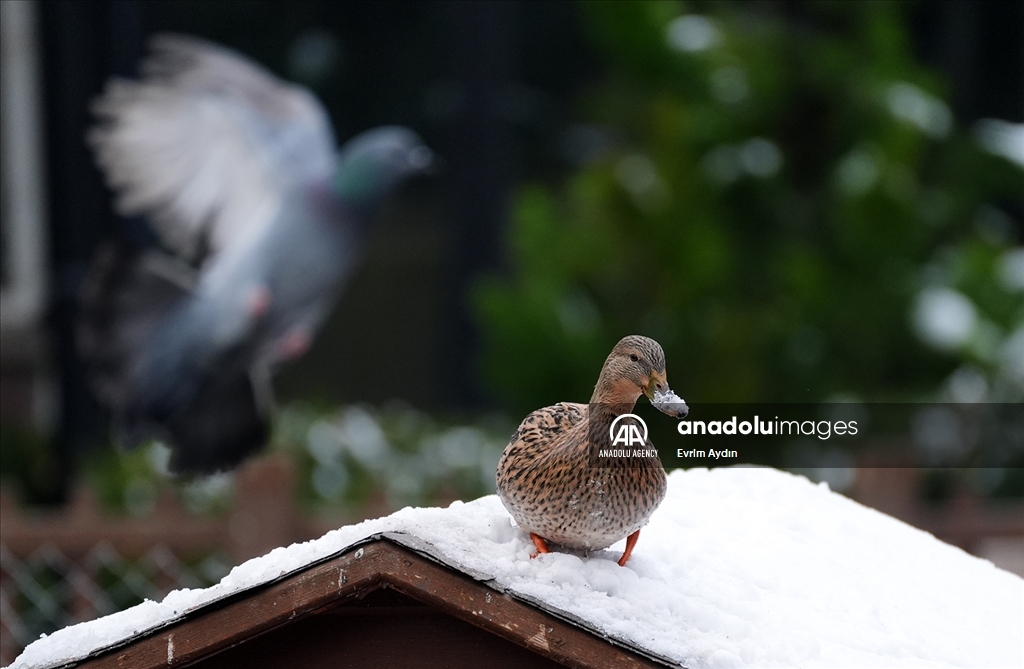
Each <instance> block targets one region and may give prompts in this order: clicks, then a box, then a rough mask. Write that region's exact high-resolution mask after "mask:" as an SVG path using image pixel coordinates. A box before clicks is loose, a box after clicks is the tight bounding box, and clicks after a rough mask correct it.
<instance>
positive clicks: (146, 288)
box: [78, 35, 433, 473]
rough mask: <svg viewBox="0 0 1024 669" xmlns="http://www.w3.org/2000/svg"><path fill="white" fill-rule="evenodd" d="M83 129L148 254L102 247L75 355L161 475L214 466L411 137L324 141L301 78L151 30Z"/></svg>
mask: <svg viewBox="0 0 1024 669" xmlns="http://www.w3.org/2000/svg"><path fill="white" fill-rule="evenodd" d="M93 111H94V113H95V115H96V116H97V118H98V120H99V123H98V124H97V126H96V127H95V128H93V130H92V131H91V133H90V134H89V136H88V142H89V144H90V145H91V146H92V148H93V149H94V151H95V153H96V158H97V162H98V164H99V166H100V168H101V169H102V171H103V172H104V174H105V176H106V179H107V183H108V185H109V186H110V187H111V189H113V190H114V191H115V193H116V195H117V199H116V206H117V210H118V211H119V212H120V213H121V214H123V215H137V214H144V215H145V216H146V217H147V218H148V220H149V222H150V223H151V225H152V228H153V229H154V231H155V232H156V233H157V236H158V237H159V239H160V242H161V244H162V247H163V248H162V249H161V250H156V249H149V250H139V249H131V248H128V247H126V245H125V244H118V245H109V246H107V247H105V248H104V250H103V251H102V252H101V253H100V254H99V256H98V257H97V260H96V263H95V265H94V267H93V270H92V272H91V275H90V277H89V278H88V279H87V281H86V283H85V286H84V289H83V296H82V311H81V313H82V315H81V319H80V322H79V328H78V341H79V348H80V351H81V353H82V356H83V359H84V360H85V361H86V363H87V365H88V366H89V368H90V370H91V375H92V381H93V387H94V390H95V392H96V395H97V397H98V398H99V399H100V400H101V401H102V402H103V403H104V404H106V405H107V406H108V407H109V408H110V409H111V411H112V413H113V416H114V421H115V430H116V432H117V435H118V438H119V441H120V442H121V443H122V444H123V445H125V446H127V447H134V446H138V445H140V444H142V443H145V442H147V441H149V440H150V439H154V438H155V439H159V440H161V441H163V442H165V443H166V444H167V445H168V446H170V447H171V450H172V457H171V463H170V466H171V469H172V471H175V472H181V473H208V472H214V471H218V470H225V469H230V468H231V467H233V466H235V465H236V464H238V463H239V462H240V461H241V460H243V459H244V458H245V457H246V456H247V455H249V454H250V453H252V452H253V451H255V450H257V449H259V448H260V447H262V446H263V445H264V443H265V441H266V439H267V436H268V416H267V412H268V409H269V407H270V404H271V397H272V395H271V392H270V385H269V383H270V377H271V372H272V370H273V369H274V368H275V367H276V365H277V364H278V363H281V362H284V361H287V360H292V359H295V358H297V357H299V356H301V355H302V354H303V353H304V352H305V351H306V350H307V349H308V348H309V346H310V344H311V343H312V341H313V338H314V337H315V335H316V332H317V330H318V329H319V327H320V325H321V323H322V322H323V321H324V319H325V317H326V316H327V315H328V314H329V312H330V310H331V308H332V306H333V304H334V302H335V300H336V298H337V296H338V293H339V291H340V289H341V288H342V287H343V285H344V283H345V280H346V278H347V277H349V276H350V275H351V274H352V271H353V269H354V268H355V266H356V264H357V262H358V259H359V256H360V248H361V242H362V238H363V237H364V234H365V232H366V228H367V226H368V224H369V223H370V222H371V220H372V218H373V215H374V213H375V211H376V210H377V208H378V206H379V205H380V204H381V202H382V201H383V200H384V199H385V198H386V197H387V195H388V194H389V193H391V192H392V191H393V190H394V189H395V187H396V186H398V185H399V184H400V183H401V182H403V181H405V180H406V179H407V178H409V177H411V176H413V175H416V174H419V173H422V172H425V171H427V170H428V169H429V168H430V166H431V164H432V162H433V155H432V153H431V151H430V150H429V149H428V148H427V147H426V146H425V145H424V144H423V143H422V141H421V140H420V138H419V137H417V136H416V134H415V133H414V132H412V131H411V130H409V129H407V128H403V127H379V128H375V129H372V130H368V131H366V132H364V133H362V134H360V135H358V136H356V137H355V138H353V139H351V140H350V141H349V142H347V143H346V144H345V145H344V146H342V147H341V149H340V151H338V150H337V149H336V146H335V140H334V136H333V132H332V130H331V126H330V122H329V120H328V117H327V113H326V111H325V110H324V108H323V106H322V105H321V104H320V102H319V101H318V100H317V99H316V98H315V97H314V96H313V94H312V93H310V92H309V91H308V90H306V89H305V88H302V87H299V86H296V85H293V84H289V83H287V82H284V81H281V80H280V79H278V78H276V77H275V76H274V75H272V74H271V73H269V72H268V71H267V70H265V69H263V68H262V67H260V66H259V65H257V64H255V63H253V62H251V61H249V60H247V59H246V58H244V57H242V56H241V55H239V54H237V53H235V52H233V51H230V50H228V49H226V48H223V47H220V46H217V45H214V44H211V43H208V42H205V41H202V40H200V39H198V38H194V37H187V36H180V35H159V36H157V37H155V38H154V39H153V40H152V43H151V52H150V54H149V56H148V58H147V59H146V60H145V61H144V62H143V64H142V78H141V80H123V79H113V80H111V81H110V82H109V83H108V85H107V88H106V90H105V91H104V93H103V94H102V95H101V96H100V98H99V99H97V100H96V102H95V104H94V108H93Z"/></svg>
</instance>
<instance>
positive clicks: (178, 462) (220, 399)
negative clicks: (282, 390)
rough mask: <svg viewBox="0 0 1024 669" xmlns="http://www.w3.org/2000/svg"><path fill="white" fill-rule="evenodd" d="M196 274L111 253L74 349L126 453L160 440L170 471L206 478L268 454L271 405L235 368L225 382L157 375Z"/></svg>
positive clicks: (88, 296) (203, 372)
mask: <svg viewBox="0 0 1024 669" xmlns="http://www.w3.org/2000/svg"><path fill="white" fill-rule="evenodd" d="M193 274H194V273H193V270H192V269H191V268H190V267H189V266H188V265H186V264H184V263H182V262H180V261H178V260H177V259H174V258H171V257H169V256H166V255H164V254H162V253H160V252H158V251H152V250H147V251H140V250H139V249H137V248H134V247H132V246H130V245H128V244H124V243H110V244H107V245H104V247H103V248H101V250H100V253H99V254H98V256H97V258H96V261H95V262H94V263H93V267H92V270H91V272H90V274H89V276H88V277H87V278H86V281H85V283H84V284H83V290H82V300H81V309H80V315H79V321H78V332H77V339H78V347H79V351H80V353H81V356H82V359H83V360H84V361H85V363H86V366H87V369H88V372H89V375H90V380H91V385H92V388H93V392H94V393H95V394H96V397H97V399H99V400H100V401H101V402H102V403H103V404H105V405H106V406H107V407H108V408H109V409H110V410H111V412H112V413H113V415H114V422H115V426H116V427H115V430H116V434H117V437H118V441H119V442H120V444H121V445H122V446H125V447H128V448H133V447H136V446H139V445H141V444H143V443H145V442H147V441H149V440H151V439H159V440H161V441H164V442H166V443H167V444H168V445H169V446H170V447H171V449H172V453H173V454H172V457H171V469H172V471H174V472H176V473H187V474H205V473H212V472H215V471H219V470H226V469H230V468H232V467H234V466H235V465H237V464H238V463H239V462H241V461H242V460H243V459H244V458H245V457H246V456H247V455H249V454H250V453H252V452H253V451H255V450H257V449H259V448H260V447H262V446H263V444H264V443H265V442H266V438H267V434H268V428H267V422H266V419H265V418H264V413H265V412H264V411H261V406H262V404H265V403H266V402H265V401H264V402H258V401H257V400H258V399H263V400H265V398H267V397H269V395H270V393H269V391H268V390H267V389H265V388H263V384H262V383H260V381H264V382H265V381H266V380H265V379H263V377H262V376H261V377H259V378H258V379H256V380H254V379H252V378H251V376H250V373H249V371H248V370H245V369H241V368H240V366H238V365H226V366H225V367H226V369H225V368H222V369H221V371H220V373H218V374H210V373H208V372H209V369H207V368H205V367H204V366H203V365H202V364H200V365H199V366H198V368H197V369H193V368H192V367H193V366H192V365H175V366H174V368H173V369H170V370H162V371H161V373H158V374H154V373H153V370H152V369H151V368H152V364H151V363H152V360H153V350H154V346H157V347H159V344H158V343H157V342H160V341H162V340H163V339H166V338H167V336H168V330H169V328H168V324H167V322H168V317H169V316H171V317H172V319H173V317H174V315H175V314H178V313H180V311H179V310H180V308H181V305H183V304H184V303H186V301H187V299H188V298H189V296H190V295H191V294H192V288H193V286H194V278H193ZM175 332H177V331H176V330H175ZM175 353H178V352H177V351H176V352H175ZM158 357H159V356H158ZM195 357H196V356H192V358H193V362H194V358H195ZM226 357H230V353H228V354H227V355H226ZM182 369H184V370H185V371H182ZM174 398H177V399H174Z"/></svg>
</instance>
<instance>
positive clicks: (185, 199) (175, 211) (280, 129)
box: [89, 35, 334, 259]
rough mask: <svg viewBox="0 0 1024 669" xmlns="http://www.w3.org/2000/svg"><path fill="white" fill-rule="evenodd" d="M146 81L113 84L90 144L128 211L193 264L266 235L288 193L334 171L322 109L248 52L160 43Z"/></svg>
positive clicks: (98, 106)
mask: <svg viewBox="0 0 1024 669" xmlns="http://www.w3.org/2000/svg"><path fill="white" fill-rule="evenodd" d="M142 73H143V78H142V80H140V81H129V80H123V79H117V80H113V81H111V83H110V84H108V87H107V89H106V91H105V92H104V94H103V95H102V96H101V97H100V98H99V99H98V100H97V101H96V103H95V105H94V112H95V113H96V115H97V117H98V118H99V119H100V121H101V122H100V124H99V125H98V126H97V127H96V128H95V129H94V130H93V132H92V133H91V134H90V136H89V141H90V143H91V144H92V146H93V147H94V149H95V150H96V154H97V161H98V163H99V165H100V167H101V168H102V169H103V170H104V172H105V173H106V176H107V181H108V183H109V185H110V186H111V187H112V188H113V189H114V190H116V191H117V193H118V199H117V206H118V210H119V211H120V212H121V213H123V214H125V215H132V214H140V213H144V214H148V215H149V216H150V218H151V220H152V222H153V223H154V226H155V227H156V229H157V231H158V233H159V234H160V236H161V239H163V241H164V243H165V244H167V245H168V246H170V247H172V248H173V249H174V250H175V251H177V252H178V253H181V254H182V255H183V256H185V257H186V258H190V259H194V258H195V257H196V255H197V254H199V253H202V252H217V251H219V250H221V249H223V248H224V247H225V246H228V245H230V244H232V243H234V240H240V239H243V238H251V236H252V235H255V234H258V233H259V231H260V229H261V228H262V226H265V225H267V224H269V222H270V221H271V220H272V218H273V217H274V215H275V214H276V212H277V210H278V207H279V206H280V204H281V200H282V197H283V195H284V193H285V192H286V191H287V190H288V188H289V187H291V186H292V185H294V184H296V183H298V182H302V181H310V180H317V179H322V178H325V177H327V176H328V175H329V174H330V172H331V170H332V169H333V161H334V138H333V135H332V132H331V128H330V123H329V121H328V118H327V114H326V113H325V111H324V109H323V107H322V106H321V104H320V103H319V102H318V101H317V100H316V98H315V97H314V96H313V95H312V94H311V93H310V92H309V91H307V90H306V89H304V88H301V87H298V86H294V85H291V84H287V83H285V82H283V81H281V80H279V79H277V78H276V77H274V76H273V75H272V74H270V73H269V72H267V71H266V70H264V69H263V68H261V67H260V66H258V65H256V64H255V63H252V62H250V61H248V60H246V59H244V58H242V57H241V56H239V55H238V54H236V53H234V52H232V51H229V50H227V49H224V48H221V47H218V46H216V45H213V44H209V43H207V42H204V41H202V40H199V39H196V38H192V37H184V36H178V35H159V36H157V37H156V38H154V39H153V41H152V51H151V54H150V56H149V58H148V59H147V60H146V62H145V63H144V64H143V70H142Z"/></svg>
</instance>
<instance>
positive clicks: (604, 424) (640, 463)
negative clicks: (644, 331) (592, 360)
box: [495, 335, 689, 567]
mask: <svg viewBox="0 0 1024 669" xmlns="http://www.w3.org/2000/svg"><path fill="white" fill-rule="evenodd" d="M640 395H645V396H647V398H648V399H650V400H651V403H652V404H653V405H654V406H655V408H657V409H658V410H659V411H661V412H662V413H665V414H667V415H669V416H673V417H675V418H684V417H686V415H687V414H688V412H689V408H688V407H687V406H686V403H685V402H684V401H683V400H682V399H681V398H680V397H678V396H677V395H676V394H675V393H674V392H673V391H672V390H671V389H670V388H669V385H668V378H667V376H666V372H665V352H664V351H663V350H662V348H661V345H660V344H658V342H656V341H654V340H653V339H651V338H649V337H644V336H641V335H630V336H627V337H623V338H622V339H621V340H620V341H619V342H618V343H617V344H616V345H615V347H614V348H613V349H612V351H611V353H610V354H609V355H608V358H607V359H606V360H605V362H604V365H603V366H602V368H601V373H600V375H599V376H598V379H597V384H596V385H595V386H594V392H593V395H592V396H591V398H590V402H589V403H588V404H580V403H574V402H559V403H558V404H555V405H553V406H549V407H544V408H543V409H538V410H536V411H534V412H532V413H531V414H529V415H528V416H527V417H526V418H525V419H523V421H522V423H521V424H520V425H519V428H518V429H517V430H516V431H515V432H514V433H513V435H512V437H511V439H510V440H509V443H508V445H507V446H506V447H505V450H504V451H503V452H502V454H501V458H500V459H499V461H498V467H497V472H496V475H495V483H496V489H497V494H498V498H499V499H500V500H501V502H502V504H504V506H505V508H506V509H508V512H509V513H510V514H511V516H512V518H513V520H515V522H516V524H517V525H518V526H519V527H520V528H521V529H522V530H525V531H526V532H527V533H528V534H529V537H530V539H531V541H532V542H533V544H534V546H535V547H536V553H533V554H532V555H531V556H530V557H531V558H533V557H536V556H537V555H539V554H542V553H550V552H551V549H550V547H549V545H550V544H556V545H558V546H562V547H565V548H568V549H571V550H582V551H584V552H586V553H589V552H591V551H598V550H601V549H604V548H607V547H609V546H611V545H612V544H614V543H615V542H617V541H620V540H621V539H623V538H625V539H626V548H625V551H624V552H623V554H622V557H621V558H620V559H619V560H618V564H619V565H620V566H623V567H624V566H625V565H626V563H627V562H628V561H629V559H630V556H631V555H632V554H633V549H634V547H635V546H636V543H637V540H638V539H639V537H640V529H641V528H642V527H643V526H644V525H646V524H647V522H648V520H649V519H650V517H651V515H652V514H653V513H654V511H655V509H657V508H658V506H659V505H660V504H661V502H662V500H664V498H665V491H666V488H667V478H666V475H665V468H664V466H663V465H662V463H661V460H660V459H659V458H658V456H657V451H655V450H654V449H653V445H652V444H651V442H650V440H649V439H646V436H645V435H644V440H645V446H644V448H643V449H625V451H624V452H625V453H626V454H627V455H625V456H621V457H610V458H605V457H598V455H599V453H600V450H599V449H601V448H604V449H608V448H609V446H610V444H609V441H610V439H611V437H610V432H611V430H612V428H613V424H615V423H617V422H619V421H620V419H622V418H624V417H625V416H626V415H632V412H633V409H634V407H635V405H636V401H637V400H638V399H639V397H640ZM632 420H636V418H632ZM643 432H644V433H646V428H643ZM613 443H614V442H613ZM612 452H613V453H614V452H615V451H612Z"/></svg>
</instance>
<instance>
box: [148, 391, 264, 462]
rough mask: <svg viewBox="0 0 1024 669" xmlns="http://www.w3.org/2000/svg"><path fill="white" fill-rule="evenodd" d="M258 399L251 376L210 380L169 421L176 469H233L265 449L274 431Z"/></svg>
mask: <svg viewBox="0 0 1024 669" xmlns="http://www.w3.org/2000/svg"><path fill="white" fill-rule="evenodd" d="M256 396H257V391H256V388H255V381H254V379H253V378H252V377H251V376H250V374H248V373H246V372H239V373H235V374H230V375H227V376H219V375H211V376H210V377H209V378H207V380H206V382H205V383H204V384H203V385H202V387H200V389H199V392H198V393H197V394H196V396H195V398H194V399H193V400H192V402H190V403H189V405H188V406H186V407H184V408H183V409H182V410H181V411H179V412H178V413H177V414H176V415H175V416H173V417H172V418H171V420H169V421H168V422H167V425H166V429H167V431H168V432H169V435H168V436H169V441H170V443H171V450H172V455H171V462H170V468H171V471H173V472H175V473H176V474H211V473H213V472H218V471H228V470H231V469H234V468H235V466H237V465H238V464H239V463H241V462H242V460H244V459H245V458H246V457H248V456H249V455H251V454H252V453H254V452H255V451H258V450H259V449H261V448H262V447H263V445H264V444H266V442H267V437H268V433H269V429H268V426H267V420H266V418H265V417H264V414H263V412H262V411H260V408H259V406H258V403H257V401H256Z"/></svg>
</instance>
